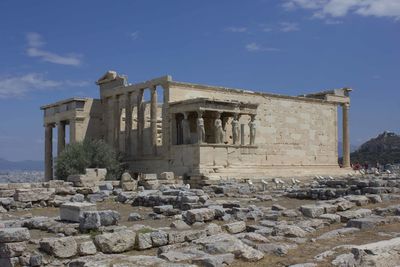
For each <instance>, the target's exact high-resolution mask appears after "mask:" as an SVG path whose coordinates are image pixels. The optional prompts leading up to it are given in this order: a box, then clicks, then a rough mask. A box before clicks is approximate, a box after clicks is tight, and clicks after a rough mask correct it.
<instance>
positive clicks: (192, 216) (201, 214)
mask: <svg viewBox="0 0 400 267" xmlns="http://www.w3.org/2000/svg"><path fill="white" fill-rule="evenodd" d="M214 216H215V211H214V210H212V209H208V208H200V209H192V210H188V211H187V212H186V220H187V221H188V222H189V223H190V224H193V223H195V222H206V221H211V220H213V219H214Z"/></svg>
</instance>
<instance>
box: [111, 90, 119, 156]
mask: <svg viewBox="0 0 400 267" xmlns="http://www.w3.org/2000/svg"><path fill="white" fill-rule="evenodd" d="M113 132H114V139H113V140H114V148H115V151H117V152H119V151H120V147H119V134H120V132H121V112H120V108H119V95H115V96H114V124H113Z"/></svg>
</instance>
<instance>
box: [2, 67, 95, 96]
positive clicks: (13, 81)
mask: <svg viewBox="0 0 400 267" xmlns="http://www.w3.org/2000/svg"><path fill="white" fill-rule="evenodd" d="M88 84H89V82H87V81H70V80H65V81H55V80H49V79H46V78H45V77H44V75H42V74H38V73H28V74H25V75H21V76H7V77H0V99H6V98H19V97H23V96H25V95H27V94H28V93H29V92H34V91H42V90H52V89H59V88H60V87H62V86H70V87H83V86H87V85H88Z"/></svg>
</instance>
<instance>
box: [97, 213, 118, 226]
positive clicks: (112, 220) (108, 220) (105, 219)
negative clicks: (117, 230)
mask: <svg viewBox="0 0 400 267" xmlns="http://www.w3.org/2000/svg"><path fill="white" fill-rule="evenodd" d="M98 213H99V215H100V223H101V225H102V226H111V225H117V224H118V222H119V220H120V218H121V215H120V214H119V212H117V211H114V210H102V211H99V212H98Z"/></svg>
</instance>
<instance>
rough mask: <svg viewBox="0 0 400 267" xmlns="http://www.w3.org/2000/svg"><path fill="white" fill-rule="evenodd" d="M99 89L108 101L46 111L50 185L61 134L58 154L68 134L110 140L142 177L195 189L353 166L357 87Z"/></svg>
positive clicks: (119, 80) (120, 83) (108, 85)
mask: <svg viewBox="0 0 400 267" xmlns="http://www.w3.org/2000/svg"><path fill="white" fill-rule="evenodd" d="M97 85H99V87H100V99H93V98H71V99H67V100H63V101H59V102H56V103H53V104H49V105H45V106H43V107H41V109H42V110H43V111H44V126H45V176H46V179H47V180H50V179H53V156H54V155H53V145H52V139H53V128H55V127H56V128H57V140H58V142H57V144H58V145H57V151H58V153H60V152H61V151H62V150H63V149H64V147H65V143H66V135H67V136H68V139H69V142H77V141H81V140H83V139H85V138H92V139H104V140H106V141H107V142H108V143H109V144H111V145H112V146H113V147H114V148H115V149H116V150H117V151H118V152H121V153H122V154H123V155H124V159H125V161H126V162H127V163H128V164H129V167H130V170H131V171H132V172H138V173H140V172H143V173H161V172H165V171H172V172H174V173H175V174H176V175H179V176H184V177H187V178H189V179H191V180H192V181H207V180H213V179H220V178H245V177H252V178H254V177H272V176H303V175H310V174H313V175H315V174H339V173H344V172H345V171H348V168H349V167H350V142H349V127H348V113H349V104H350V98H349V92H350V91H351V89H349V88H342V89H334V90H328V91H324V92H319V93H315V94H308V95H301V96H285V95H276V94H269V93H261V92H252V91H248V90H238V89H230V88H224V87H217V86H208V85H199V84H191V83H184V82H177V81H173V80H172V78H171V77H170V76H166V77H161V78H156V79H153V80H149V81H146V82H142V83H138V84H128V81H127V78H126V77H125V76H121V75H118V74H117V73H116V72H114V71H108V72H107V73H106V74H105V75H104V76H103V77H101V78H100V79H99V80H98V81H97ZM338 107H341V108H342V112H341V113H342V119H341V122H342V124H343V125H338ZM66 127H68V128H69V134H66ZM341 130H342V131H343V155H344V156H343V168H340V167H339V164H338V131H341Z"/></svg>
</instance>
